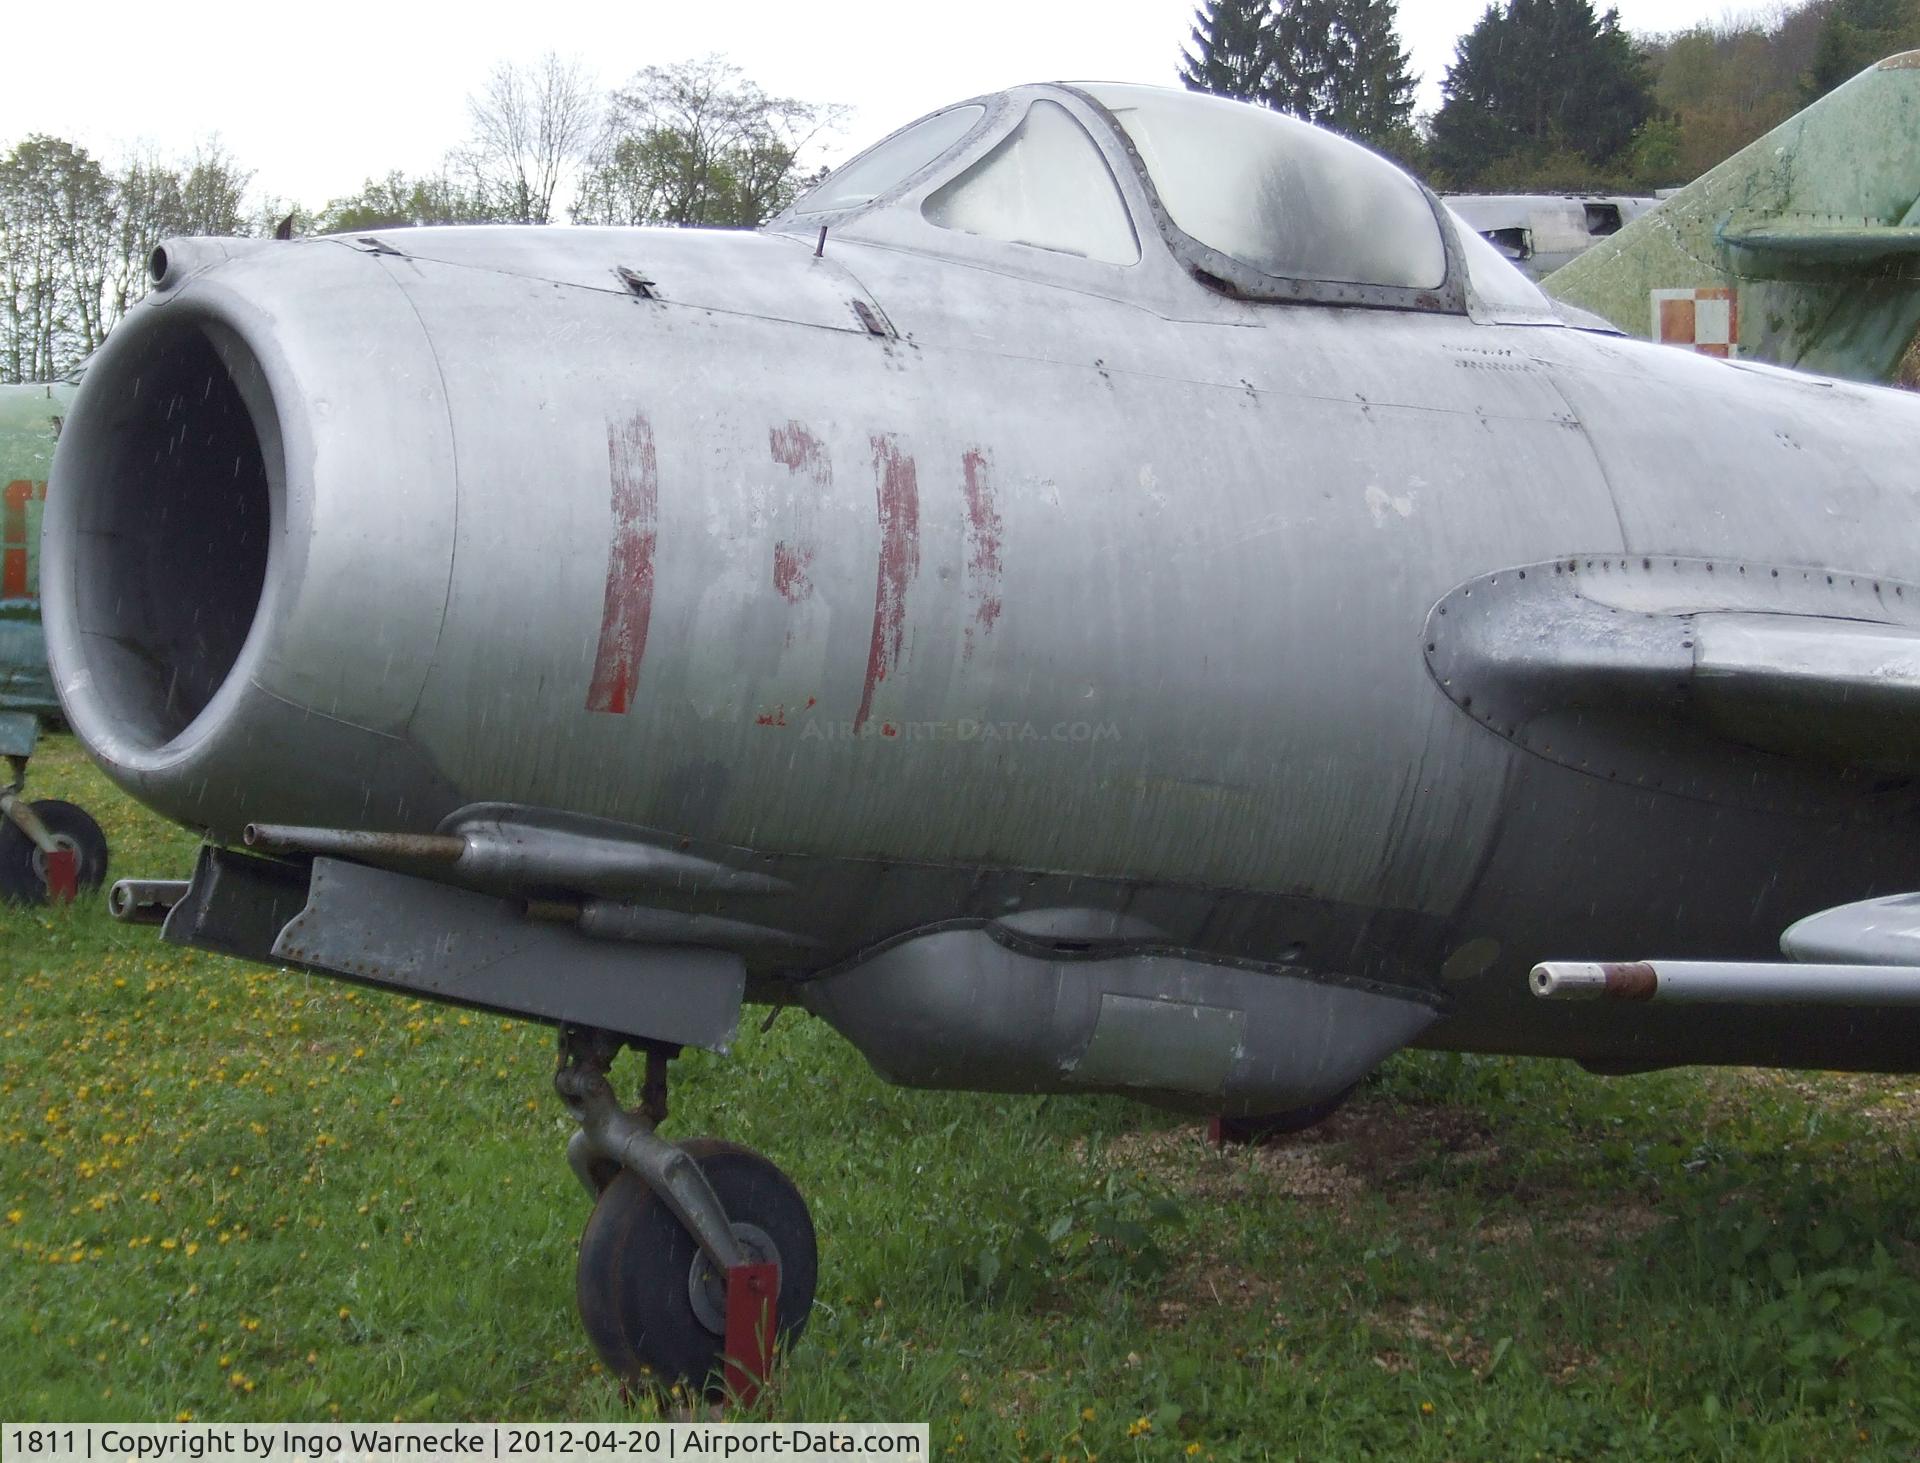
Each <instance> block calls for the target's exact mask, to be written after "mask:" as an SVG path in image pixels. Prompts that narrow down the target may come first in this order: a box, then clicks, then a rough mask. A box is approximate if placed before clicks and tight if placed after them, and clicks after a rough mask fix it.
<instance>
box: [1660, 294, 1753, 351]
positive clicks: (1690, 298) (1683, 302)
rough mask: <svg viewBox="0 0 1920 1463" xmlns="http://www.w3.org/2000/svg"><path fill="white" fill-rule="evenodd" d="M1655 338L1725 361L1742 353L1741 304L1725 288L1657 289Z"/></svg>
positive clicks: (1662, 342)
mask: <svg viewBox="0 0 1920 1463" xmlns="http://www.w3.org/2000/svg"><path fill="white" fill-rule="evenodd" d="M1653 338H1654V339H1655V340H1657V341H1659V342H1660V344H1662V345H1679V346H1685V347H1686V348H1687V349H1688V350H1695V351H1699V352H1700V354H1701V355H1703V356H1718V357H1719V358H1720V359H1721V360H1726V359H1727V358H1728V357H1730V356H1735V355H1738V354H1739V353H1740V302H1739V300H1738V299H1737V298H1736V297H1735V295H1734V292H1733V290H1732V289H1731V288H1730V287H1727V286H1724V285H1722V286H1714V287H1712V288H1708V289H1693V290H1654V291H1653Z"/></svg>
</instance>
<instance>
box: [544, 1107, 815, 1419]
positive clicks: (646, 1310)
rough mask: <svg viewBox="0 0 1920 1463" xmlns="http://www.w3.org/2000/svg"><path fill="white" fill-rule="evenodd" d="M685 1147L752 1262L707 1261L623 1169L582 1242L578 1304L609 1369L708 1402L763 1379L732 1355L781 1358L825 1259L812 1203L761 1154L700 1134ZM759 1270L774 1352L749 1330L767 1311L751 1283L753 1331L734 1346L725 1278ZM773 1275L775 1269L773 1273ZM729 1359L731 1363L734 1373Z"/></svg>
mask: <svg viewBox="0 0 1920 1463" xmlns="http://www.w3.org/2000/svg"><path fill="white" fill-rule="evenodd" d="M680 1151H681V1152H683V1153H685V1154H686V1155H687V1156H688V1157H689V1158H691V1159H693V1160H694V1161H695V1162H696V1163H697V1164H699V1166H700V1170H701V1172H702V1174H703V1175H704V1176H705V1178H706V1180H707V1182H708V1183H709V1184H710V1185H711V1186H712V1187H713V1191H714V1193H715V1195H716V1196H717V1197H718V1198H719V1200H720V1202H721V1204H722V1206H723V1207H724V1208H725V1209H726V1211H727V1214H728V1215H729V1216H730V1217H731V1216H746V1215H751V1216H752V1217H751V1218H735V1219H733V1221H732V1224H731V1229H732V1233H733V1236H734V1238H735V1240H736V1242H737V1243H738V1244H739V1246H740V1248H741V1249H742V1250H743V1251H744V1252H745V1253H746V1255H747V1256H748V1257H749V1258H748V1259H747V1260H746V1261H745V1263H744V1265H743V1266H739V1267H729V1269H728V1270H727V1271H722V1270H721V1268H720V1267H719V1266H717V1265H716V1264H714V1262H713V1261H712V1259H711V1258H709V1257H708V1256H707V1255H706V1254H705V1253H703V1252H702V1251H701V1249H700V1247H699V1245H698V1244H697V1243H695V1241H694V1238H693V1236H692V1235H691V1234H690V1233H688V1231H687V1228H686V1226H685V1225H683V1224H682V1223H681V1222H680V1221H679V1219H678V1218H676V1217H675V1216H674V1214H673V1212H672V1211H671V1210H670V1209H668V1208H667V1206H666V1205H665V1204H664V1203H663V1202H662V1201H661V1199H660V1197H659V1196H658V1195H657V1194H656V1193H655V1192H654V1191H653V1190H652V1189H650V1188H648V1187H647V1185H646V1183H645V1182H644V1181H643V1180H641V1178H640V1177H639V1176H638V1175H637V1174H634V1173H630V1172H625V1171H623V1172H622V1173H621V1174H620V1176H619V1177H618V1178H616V1179H615V1180H614V1181H613V1182H612V1183H611V1184H610V1185H608V1186H607V1191H606V1192H605V1193H603V1194H602V1195H601V1196H600V1198H599V1201H598V1202H597V1203H595V1205H594V1206H593V1215H592V1217H591V1218H589V1219H588V1220H587V1228H586V1232H585V1233H584V1234H583V1235H582V1236H581V1237H580V1265H579V1269H578V1271H577V1273H576V1277H575V1296H576V1298H577V1299H578V1301H579V1304H580V1319H581V1321H582V1323H583V1324H584V1325H585V1326H586V1330H587V1336H588V1338H589V1339H590V1340H591V1341H592V1342H593V1348H594V1350H595V1351H597V1352H598V1353H599V1354H600V1359H601V1361H602V1362H604V1363H605V1364H606V1367H607V1370H608V1371H610V1372H612V1373H613V1374H614V1375H615V1376H617V1377H619V1378H620V1379H621V1380H622V1381H625V1382H627V1383H629V1384H637V1383H639V1382H642V1381H646V1380H649V1379H651V1380H653V1381H655V1382H680V1383H682V1384H684V1385H686V1386H690V1387H694V1388H697V1389H699V1390H700V1391H702V1392H704V1393H706V1394H707V1395H709V1396H718V1395H722V1394H724V1393H725V1392H727V1391H729V1390H731V1391H734V1392H735V1393H736V1394H737V1393H738V1392H740V1390H741V1387H740V1385H739V1380H740V1379H738V1378H734V1377H730V1376H729V1373H730V1372H737V1373H742V1374H744V1376H745V1378H746V1379H748V1380H749V1384H750V1385H751V1381H752V1380H759V1379H764V1375H765V1370H764V1368H763V1367H756V1366H755V1365H754V1363H755V1361H756V1360H758V1358H757V1357H755V1356H752V1355H735V1351H736V1350H739V1351H747V1352H752V1351H758V1352H762V1353H767V1352H769V1351H770V1350H771V1351H784V1350H785V1349H786V1348H788V1347H790V1346H791V1345H792V1344H793V1343H794V1342H795V1341H797V1340H798V1339H799V1338H800V1333H801V1332H802V1331H803V1330H805V1329H806V1324H807V1313H808V1312H809V1311H810V1310H811V1309H812V1308H813V1291H814V1283H815V1280H816V1277H817V1275H818V1265H819V1261H818V1257H817V1253H816V1250H815V1246H814V1235H813V1220H812V1218H811V1217H810V1216H809V1215H808V1213H807V1205H806V1201H805V1200H804V1199H802V1198H801V1197H800V1192H799V1190H798V1189H796V1188H794V1186H793V1184H792V1182H791V1181H790V1180H789V1179H788V1178H787V1176H786V1175H785V1174H783V1173H782V1172H780V1170H779V1169H778V1168H776V1167H774V1165H773V1164H772V1163H770V1162H768V1161H767V1160H766V1159H765V1158H763V1157H761V1156H760V1155H759V1154H758V1153H755V1152H753V1151H752V1150H750V1149H747V1148H741V1147H738V1146H736V1145H734V1144H732V1143H723V1142H721V1141H719V1140H718V1139H716V1138H695V1139H693V1140H691V1141H690V1142H687V1143H683V1144H681V1145H680ZM741 1268H745V1269H750V1270H758V1271H761V1272H763V1283H764V1282H765V1281H767V1280H770V1281H771V1287H770V1289H771V1292H772V1296H771V1298H772V1299H773V1301H774V1304H773V1306H772V1313H773V1326H772V1336H771V1338H770V1340H771V1343H772V1345H771V1348H768V1347H766V1346H763V1345H761V1344H760V1338H759V1337H758V1336H756V1335H754V1334H753V1332H754V1331H755V1330H757V1329H759V1328H761V1327H763V1326H764V1315H763V1314H762V1313H761V1311H760V1309H759V1308H758V1307H757V1306H756V1305H754V1304H752V1302H754V1301H757V1300H758V1299H759V1298H760V1297H759V1295H758V1294H757V1291H756V1288H754V1287H753V1286H752V1285H751V1283H750V1282H749V1293H748V1303H747V1305H746V1307H745V1309H746V1310H747V1312H748V1315H747V1329H748V1335H747V1336H745V1337H742V1338H739V1340H740V1343H741V1344H740V1345H739V1346H738V1347H737V1348H736V1347H732V1346H729V1344H728V1335H729V1331H730V1330H738V1324H737V1323H736V1322H735V1321H734V1314H733V1313H734V1312H735V1311H736V1310H737V1309H740V1308H741V1307H740V1304H739V1303H738V1298H737V1297H732V1296H730V1295H729V1290H730V1288H731V1285H730V1281H729V1275H730V1274H732V1273H733V1272H734V1271H735V1270H737V1269H741ZM768 1272H770V1273H768ZM730 1362H731V1365H730Z"/></svg>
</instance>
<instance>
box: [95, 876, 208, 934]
mask: <svg viewBox="0 0 1920 1463" xmlns="http://www.w3.org/2000/svg"><path fill="white" fill-rule="evenodd" d="M189 887H190V886H189V884H188V882H187V880H185V879H121V880H120V881H118V882H117V883H116V884H115V885H114V886H113V887H112V888H111V889H109V890H108V891H107V912H108V913H109V914H111V915H112V916H113V917H114V918H115V919H117V920H119V921H120V922H121V923H122V924H130V925H159V924H165V923H166V921H167V916H168V915H169V914H170V913H172V912H173V907H174V905H176V904H178V903H179V902H180V901H181V900H182V899H185V898H186V897H187V890H188V888H189Z"/></svg>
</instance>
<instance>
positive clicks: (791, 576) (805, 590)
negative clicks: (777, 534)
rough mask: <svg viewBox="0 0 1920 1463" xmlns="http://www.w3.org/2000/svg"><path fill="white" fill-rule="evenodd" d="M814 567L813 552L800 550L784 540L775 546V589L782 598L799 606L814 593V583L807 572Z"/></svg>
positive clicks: (806, 549)
mask: <svg viewBox="0 0 1920 1463" xmlns="http://www.w3.org/2000/svg"><path fill="white" fill-rule="evenodd" d="M812 567H813V550H812V549H808V548H800V547H799V546H797V545H795V544H790V543H788V542H787V541H786V540H785V539H782V540H781V541H780V542H779V543H777V544H775V545H774V546H773V587H774V588H775V589H777V590H779V591H780V598H782V599H784V600H785V601H786V602H787V603H788V604H793V605H797V604H799V603H800V601H801V600H803V599H805V598H806V597H807V596H808V595H810V594H812V593H813V581H812V580H811V579H809V578H808V577H807V570H808V569H810V568H812Z"/></svg>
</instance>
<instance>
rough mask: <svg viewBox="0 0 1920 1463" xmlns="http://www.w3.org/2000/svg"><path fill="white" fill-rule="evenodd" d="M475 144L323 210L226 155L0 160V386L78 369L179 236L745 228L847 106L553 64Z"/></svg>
mask: <svg viewBox="0 0 1920 1463" xmlns="http://www.w3.org/2000/svg"><path fill="white" fill-rule="evenodd" d="M467 110H468V116H469V122H470V132H469V135H468V136H467V137H466V138H465V139H464V140H462V141H461V142H459V143H458V144H456V145H455V146H454V147H452V148H450V149H449V150H448V152H447V153H446V155H445V157H444V159H443V160H442V162H441V165H440V166H439V167H438V168H437V169H436V170H434V171H432V172H429V173H426V174H422V175H417V176H416V175H410V174H407V173H404V172H391V173H388V174H387V175H386V176H385V177H382V178H369V179H368V180H367V181H366V182H365V183H364V185H363V186H362V187H361V189H360V190H359V191H358V192H357V193H354V194H351V195H349V196H347V197H344V198H335V199H332V200H331V201H329V202H328V203H327V204H326V205H325V206H324V207H322V208H318V209H308V208H304V207H302V206H300V205H298V204H296V203H292V202H289V201H287V200H285V199H283V198H281V197H279V196H278V195H276V194H273V193H270V192H264V191H261V190H256V189H255V187H254V177H255V175H254V173H253V171H252V170H250V169H247V168H244V167H242V166H241V165H240V164H239V163H238V162H237V161H236V160H235V158H234V157H233V156H232V155H231V154H229V153H228V152H227V151H226V150H225V149H224V148H223V147H222V146H221V145H220V143H219V142H218V141H217V140H215V141H210V142H207V143H204V144H203V145H202V146H201V147H200V148H199V149H198V150H197V151H196V152H195V153H194V154H193V155H192V156H191V157H189V158H185V159H180V160H175V161H166V160H162V159H159V158H156V157H153V156H141V157H138V158H135V159H133V160H132V161H129V162H127V163H125V164H123V165H120V166H117V167H116V166H109V165H108V164H106V163H103V162H102V161H101V160H99V159H97V158H95V157H93V156H92V155H91V154H90V153H89V152H88V151H87V150H86V149H85V148H83V147H80V146H78V145H77V144H75V143H72V142H69V141H66V140H65V139H62V138H58V137H47V136H40V135H35V136H29V137H27V138H26V139H25V140H24V141H22V142H20V143H19V144H18V145H17V146H15V147H13V148H12V149H11V150H10V151H8V152H6V153H4V154H0V382H20V381H46V380H54V379H58V378H59V377H61V376H63V375H66V374H67V373H69V372H71V371H72V370H73V369H74V368H75V367H76V366H77V365H78V364H79V363H80V362H81V361H83V360H84V359H85V358H86V357H87V355H88V354H89V353H91V352H92V351H93V350H94V349H96V348H97V347H98V346H99V345H100V343H101V342H102V341H103V340H104V339H105V338H106V334H107V331H108V330H109V329H111V328H112V326H113V324H114V322H115V321H117V320H118V319H119V318H120V317H121V316H122V315H124V314H125V313H126V311H127V309H128V308H129V307H130V306H131V305H132V304H133V303H134V302H135V301H137V300H138V299H139V298H140V296H141V295H142V294H143V293H144V292H145V290H146V287H147V273H146V264H147V257H148V256H149V255H150V254H151V253H152V251H153V247H154V245H155V244H157V243H158V242H159V241H160V240H161V239H164V238H167V237H169V236H171V235H176V234H227V235H249V234H270V233H272V232H273V231H274V230H275V229H276V227H279V226H281V225H285V226H286V227H287V228H289V229H290V230H291V231H292V232H294V233H296V234H311V233H339V232H350V231H354V230H367V229H384V228H401V227H412V226H420V225H430V224H457V223H528V224H542V223H551V222H554V221H556V217H557V216H558V211H559V209H560V208H561V207H562V205H563V202H564V200H566V198H567V197H568V195H569V193H570V194H571V201H570V202H565V203H564V206H565V210H566V215H567V216H568V217H571V219H572V220H573V221H574V222H575V223H580V224H675V225H691V224H704V225H709V226H721V227H729V226H731V227H746V226H751V225H753V224H757V223H759V222H761V221H762V220H763V219H765V218H767V217H769V216H770V215H772V214H774V213H776V212H778V211H779V210H780V209H781V208H784V207H785V206H786V205H787V203H788V202H789V201H791V199H792V198H793V197H794V195H795V194H796V193H797V192H798V191H799V189H800V188H801V187H802V186H803V185H804V184H805V183H806V181H808V180H807V179H806V178H805V177H803V175H802V171H801V168H800V162H799V159H800V155H801V153H802V152H803V150H804V149H805V148H806V147H807V145H808V144H809V143H810V142H812V141H813V140H814V139H815V138H817V137H819V136H820V135H821V134H823V133H824V132H826V131H828V130H830V129H833V128H835V127H837V126H838V125H839V123H840V121H841V118H842V116H843V113H844V109H842V108H839V107H834V106H823V105H819V104H814V103H808V102H800V101H796V100H793V99H791V98H786V97H774V96H769V95H767V93H766V92H764V91H763V90H761V88H760V87H758V86H757V85H755V84H754V83H753V82H752V81H750V80H749V79H747V78H746V77H745V76H743V75H742V74H741V72H740V71H739V70H738V68H736V67H734V66H731V65H729V64H728V63H727V62H726V61H725V60H723V59H722V58H720V57H717V56H712V57H708V58H706V59H704V60H700V61H690V62H685V63H682V64H680V65H675V66H654V67H648V68H646V69H645V70H643V71H641V72H639V73H638V74H636V75H635V76H634V77H633V78H631V79H630V80H629V81H628V82H627V83H626V84H625V85H624V86H620V87H617V88H614V89H612V90H611V91H602V90H600V89H599V88H598V87H597V86H596V85H595V84H594V82H593V81H592V79H591V78H590V77H589V76H588V75H587V74H586V72H585V71H584V70H583V69H582V68H581V67H580V66H579V65H578V64H577V63H574V62H570V61H565V60H562V59H561V58H559V57H556V56H552V55H549V56H547V57H545V58H543V59H541V60H540V61H538V62H534V63H531V64H526V65H516V64H511V63H509V64H502V65H500V66H498V67H496V68H495V69H494V71H493V72H492V73H491V74H490V75H489V76H488V77H487V79H486V81H485V83H484V84H483V85H482V86H481V87H480V88H479V90H477V91H475V92H474V93H472V94H471V95H470V96H469V97H468V99H467Z"/></svg>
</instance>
